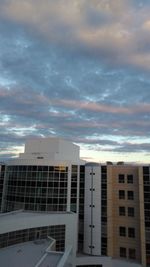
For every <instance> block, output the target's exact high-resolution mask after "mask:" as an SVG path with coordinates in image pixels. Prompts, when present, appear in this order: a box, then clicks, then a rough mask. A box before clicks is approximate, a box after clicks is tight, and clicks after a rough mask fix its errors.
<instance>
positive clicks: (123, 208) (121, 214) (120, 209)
mask: <svg viewBox="0 0 150 267" xmlns="http://www.w3.org/2000/svg"><path fill="white" fill-rule="evenodd" d="M119 215H120V216H125V215H126V209H125V207H119Z"/></svg>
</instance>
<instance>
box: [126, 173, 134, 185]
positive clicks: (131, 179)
mask: <svg viewBox="0 0 150 267" xmlns="http://www.w3.org/2000/svg"><path fill="white" fill-rule="evenodd" d="M127 183H128V184H133V175H132V174H128V175H127Z"/></svg>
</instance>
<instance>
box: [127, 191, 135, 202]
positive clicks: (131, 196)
mask: <svg viewBox="0 0 150 267" xmlns="http://www.w3.org/2000/svg"><path fill="white" fill-rule="evenodd" d="M128 199H129V200H133V199H134V192H133V191H128Z"/></svg>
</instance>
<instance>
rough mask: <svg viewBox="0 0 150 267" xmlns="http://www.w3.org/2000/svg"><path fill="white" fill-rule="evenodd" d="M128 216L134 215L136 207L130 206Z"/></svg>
mask: <svg viewBox="0 0 150 267" xmlns="http://www.w3.org/2000/svg"><path fill="white" fill-rule="evenodd" d="M128 216H129V217H134V208H133V207H128Z"/></svg>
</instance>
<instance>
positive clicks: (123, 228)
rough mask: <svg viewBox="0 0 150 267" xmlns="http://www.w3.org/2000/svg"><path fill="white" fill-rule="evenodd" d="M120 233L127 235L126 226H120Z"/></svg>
mask: <svg viewBox="0 0 150 267" xmlns="http://www.w3.org/2000/svg"><path fill="white" fill-rule="evenodd" d="M119 235H120V236H126V228H125V227H124V226H120V227H119Z"/></svg>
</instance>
